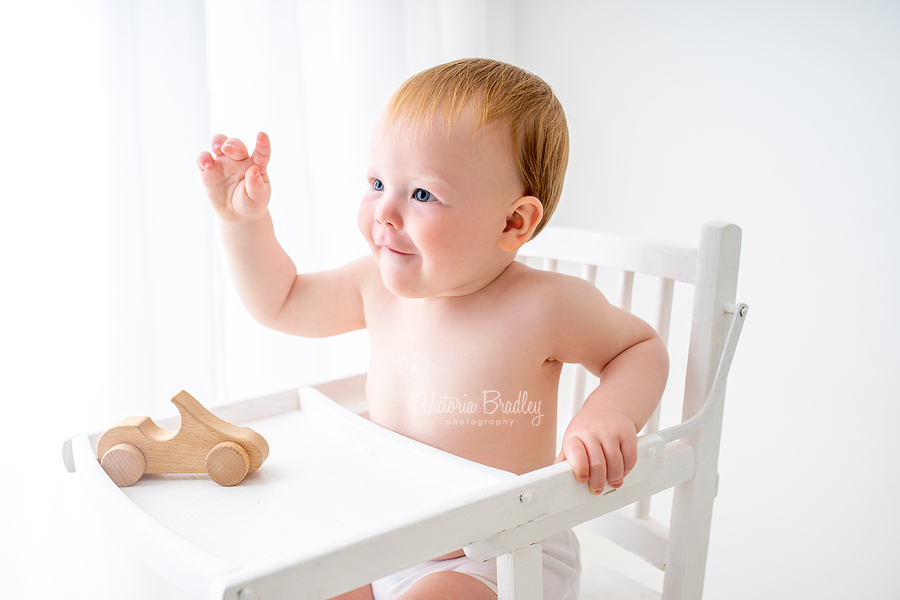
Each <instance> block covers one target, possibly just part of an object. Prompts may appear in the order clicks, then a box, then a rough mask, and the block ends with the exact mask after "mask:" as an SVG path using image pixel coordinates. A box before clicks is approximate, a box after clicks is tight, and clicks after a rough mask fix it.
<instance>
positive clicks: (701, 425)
mask: <svg viewBox="0 0 900 600" xmlns="http://www.w3.org/2000/svg"><path fill="white" fill-rule="evenodd" d="M740 246H741V230H740V228H739V227H737V226H736V225H732V224H728V223H720V222H715V223H707V224H705V225H704V226H703V228H702V230H701V235H700V243H699V245H698V247H696V248H691V247H685V246H680V245H674V244H665V243H656V242H645V241H640V240H635V239H629V238H622V237H617V236H611V235H606V234H602V233H595V232H588V231H584V230H575V229H566V228H558V227H547V228H546V229H545V230H544V231H542V232H541V234H540V235H539V236H538V237H537V238H535V239H534V240H532V241H530V242H529V243H528V244H526V245H525V246H524V247H523V248H522V250H521V252H520V257H522V259H523V260H524V261H525V262H527V263H528V264H529V265H531V266H537V267H542V268H545V269H548V270H553V271H557V270H558V271H561V272H570V273H572V270H573V268H574V269H575V270H576V271H577V273H572V274H577V275H578V276H580V277H582V278H583V279H585V280H587V281H590V282H591V283H594V284H597V285H598V287H600V289H601V291H604V293H606V294H607V297H608V298H609V299H610V301H612V302H613V303H614V304H616V305H617V306H619V307H620V308H623V309H625V310H629V311H632V310H633V308H635V305H636V298H635V289H636V287H635V275H636V274H637V275H639V276H640V277H641V278H642V279H656V282H657V284H656V291H655V292H652V293H651V295H653V296H655V298H653V301H652V302H651V303H650V305H649V306H648V305H647V303H644V302H642V303H641V304H640V308H641V310H642V313H641V314H640V315H639V316H642V317H643V318H645V320H647V321H648V322H649V323H650V324H651V325H653V326H654V328H655V329H656V330H657V332H658V333H659V335H660V337H661V338H662V339H663V341H664V342H666V344H667V346H668V345H669V334H670V327H671V324H672V312H673V300H674V292H675V285H676V282H681V283H683V284H688V286H686V287H690V286H693V308H692V311H691V318H690V332H689V343H688V344H687V345H688V348H687V352H686V356H685V360H684V361H683V362H684V364H686V366H684V367H683V370H684V396H683V401H682V403H681V406H682V407H681V420H680V423H678V424H676V425H675V426H673V427H671V428H669V429H667V430H665V431H663V432H660V435H661V436H662V437H663V438H664V439H665V441H667V442H671V441H674V440H676V439H679V438H680V439H682V440H683V441H682V443H686V444H690V445H691V446H692V447H693V449H694V455H695V459H696V460H695V462H696V466H695V471H694V475H693V477H692V478H691V479H690V480H689V481H687V482H685V483H683V484H680V485H678V486H676V488H675V492H674V497H673V501H672V511H671V517H670V524H669V527H668V528H666V527H665V526H664V525H662V524H660V523H658V522H657V521H654V520H652V519H650V518H649V516H650V503H649V498H646V499H644V500H641V501H639V502H638V503H636V505H635V508H634V510H633V514H631V515H627V516H626V515H623V514H621V512H622V511H617V513H613V514H612V515H607V516H605V517H602V518H601V519H596V520H595V521H594V522H592V523H591V525H592V527H591V528H592V529H595V530H599V531H600V532H602V533H603V534H604V535H605V536H606V537H609V538H610V539H612V540H613V541H614V542H616V543H617V544H619V545H620V546H622V547H624V548H626V549H628V550H630V551H632V552H634V553H635V554H638V555H640V556H642V557H643V558H644V559H645V560H647V561H648V562H650V563H651V564H654V565H655V566H657V567H658V568H660V569H665V580H664V587H663V598H669V599H672V598H685V599H686V598H700V597H701V595H702V589H703V578H704V573H705V565H706V556H707V549H708V544H709V530H710V521H711V517H712V503H713V499H714V497H715V495H716V491H717V487H718V471H717V463H718V455H719V445H720V439H721V430H722V406H723V402H722V397H723V396H724V380H725V376H727V369H728V366H729V365H730V358H731V356H730V355H729V356H728V357H727V360H725V361H720V358H721V357H722V355H723V352H724V353H728V352H729V351H730V353H733V351H734V348H733V344H731V348H730V349H728V348H726V338H727V337H728V334H729V323H731V322H732V319H731V316H730V315H731V314H733V313H734V312H735V310H739V311H740V310H742V311H745V310H746V307H744V308H740V307H735V292H736V288H737V275H738V265H739V260H740ZM598 268H599V269H601V270H605V271H608V270H610V269H612V270H614V271H616V272H617V273H618V276H617V280H618V281H617V285H616V286H615V289H614V290H612V291H611V290H610V289H608V285H609V277H608V272H605V273H604V277H601V279H602V281H598ZM641 289H642V290H643V288H641ZM633 312H636V313H637V312H638V311H633ZM741 316H743V313H742V314H741ZM737 321H738V320H737V319H735V320H734V322H737ZM732 329H733V327H732ZM738 333H739V328H738ZM735 339H736V338H735ZM669 350H670V355H672V354H677V350H676V349H674V348H672V347H670V348H669ZM720 362H721V363H724V367H722V366H720ZM676 364H677V361H673V369H674V367H675V365H676ZM717 368H719V370H721V369H722V368H724V369H725V373H724V374H723V375H722V376H720V377H718V378H717V379H716V381H717V385H716V386H715V388H716V389H713V381H714V378H715V376H716V371H717ZM570 372H571V381H570V382H569V383H568V385H567V386H566V385H563V386H562V387H561V392H564V391H565V388H566V387H568V396H567V397H566V396H561V397H560V419H559V421H560V423H561V424H562V425H561V428H560V430H561V431H562V429H563V428H564V426H565V425H564V424H565V423H567V422H568V420H569V419H570V418H571V416H572V415H574V414H575V413H576V412H577V411H578V409H579V408H580V407H581V404H582V402H583V401H584V398H585V397H586V396H587V394H588V392H589V391H590V390H589V389H586V383H588V377H589V375H587V374H586V372H585V370H584V368H583V367H581V366H577V367H576V368H574V369H572V370H571V371H570ZM674 375H675V373H674V370H673V373H672V374H670V379H669V390H667V392H666V394H665V396H664V401H667V400H669V399H671V398H670V397H671V396H672V392H671V388H672V385H673V380H677V376H674ZM704 406H705V408H704ZM661 408H662V403H661ZM661 408H658V409H657V411H656V413H654V416H653V417H652V418H651V420H650V422H649V423H648V424H647V426H646V427H645V428H644V430H643V432H642V433H655V432H657V431H658V428H659V426H660V414H661V413H660V410H661ZM667 408H668V407H667ZM662 410H663V411H665V410H666V409H662Z"/></svg>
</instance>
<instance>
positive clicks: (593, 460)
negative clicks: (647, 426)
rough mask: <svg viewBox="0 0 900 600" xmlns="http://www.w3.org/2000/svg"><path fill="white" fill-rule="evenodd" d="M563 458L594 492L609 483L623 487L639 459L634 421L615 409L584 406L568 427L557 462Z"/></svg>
mask: <svg viewBox="0 0 900 600" xmlns="http://www.w3.org/2000/svg"><path fill="white" fill-rule="evenodd" d="M564 460H568V461H569V465H571V467H572V471H573V472H574V473H575V478H576V479H577V480H578V481H581V482H585V481H586V482H587V483H588V488H589V489H590V491H591V493H592V494H599V493H601V492H602V491H603V488H604V487H605V485H606V483H609V485H610V486H612V487H613V488H618V487H621V486H622V483H623V479H624V478H625V476H626V475H628V473H629V472H631V469H633V468H634V464H635V463H636V462H637V431H636V430H635V426H634V421H632V420H631V418H629V417H628V416H626V415H625V414H623V413H621V412H618V411H615V410H593V411H588V410H587V409H586V408H583V409H582V410H581V411H580V412H579V413H578V414H577V415H575V417H574V418H573V419H572V422H571V423H569V426H568V427H567V428H566V434H565V436H564V437H563V443H562V451H561V452H560V453H559V456H558V457H557V459H556V461H555V463H558V462H562V461H564ZM555 463H554V464H555Z"/></svg>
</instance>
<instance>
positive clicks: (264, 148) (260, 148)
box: [253, 131, 272, 177]
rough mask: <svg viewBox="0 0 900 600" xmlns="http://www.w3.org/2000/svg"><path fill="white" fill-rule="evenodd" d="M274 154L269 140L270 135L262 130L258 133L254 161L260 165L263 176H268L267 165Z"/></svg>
mask: <svg viewBox="0 0 900 600" xmlns="http://www.w3.org/2000/svg"><path fill="white" fill-rule="evenodd" d="M271 155H272V145H271V143H270V142H269V136H267V135H266V134H265V133H263V132H262V131H260V132H259V133H257V134H256V147H255V148H254V149H253V163H254V164H255V165H256V166H258V167H259V171H260V173H262V176H263V177H265V176H266V166H267V165H268V164H269V157H270V156H271Z"/></svg>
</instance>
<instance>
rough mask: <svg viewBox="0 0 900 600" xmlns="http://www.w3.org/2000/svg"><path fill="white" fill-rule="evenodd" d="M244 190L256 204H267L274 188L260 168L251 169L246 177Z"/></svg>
mask: <svg viewBox="0 0 900 600" xmlns="http://www.w3.org/2000/svg"><path fill="white" fill-rule="evenodd" d="M244 188H245V190H246V191H247V195H248V196H249V197H250V199H251V200H252V201H253V202H255V203H267V202H268V201H269V195H270V194H271V191H272V188H271V186H269V178H268V177H267V176H265V175H264V174H263V173H261V172H260V170H259V167H250V168H249V169H247V174H246V175H245V176H244Z"/></svg>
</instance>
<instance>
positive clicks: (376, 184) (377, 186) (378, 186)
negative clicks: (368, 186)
mask: <svg viewBox="0 0 900 600" xmlns="http://www.w3.org/2000/svg"><path fill="white" fill-rule="evenodd" d="M372 189H373V190H375V191H376V192H381V191H384V183H382V181H381V180H380V179H375V180H374V181H372Z"/></svg>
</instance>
